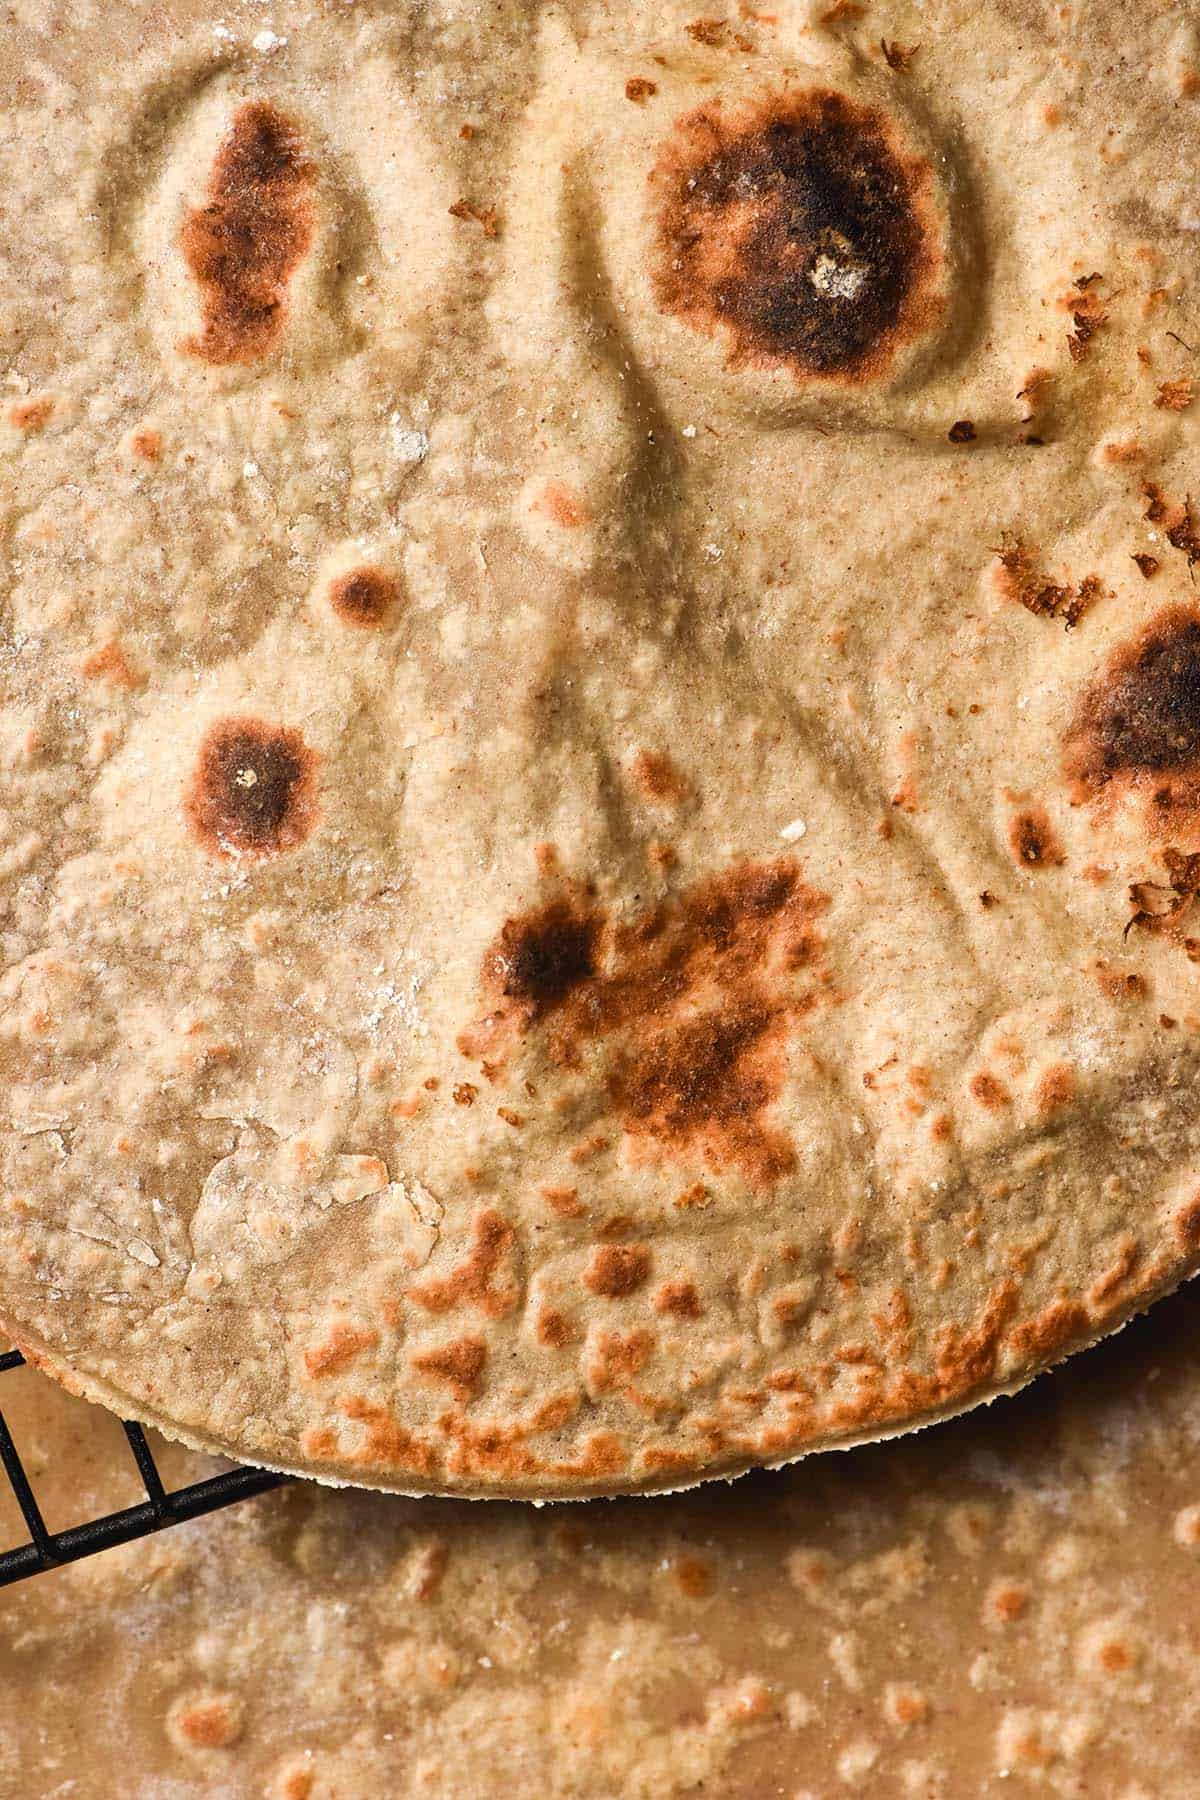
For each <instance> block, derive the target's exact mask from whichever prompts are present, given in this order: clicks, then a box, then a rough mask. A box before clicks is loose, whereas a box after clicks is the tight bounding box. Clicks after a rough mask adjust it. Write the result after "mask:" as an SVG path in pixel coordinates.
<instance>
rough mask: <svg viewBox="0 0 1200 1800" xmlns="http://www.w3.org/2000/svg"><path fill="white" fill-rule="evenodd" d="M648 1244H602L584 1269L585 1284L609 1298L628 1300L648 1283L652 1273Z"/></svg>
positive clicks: (591, 1290)
mask: <svg viewBox="0 0 1200 1800" xmlns="http://www.w3.org/2000/svg"><path fill="white" fill-rule="evenodd" d="M650 1263H651V1258H650V1251H649V1250H648V1248H647V1247H646V1245H645V1244H628V1245H622V1246H618V1245H616V1244H602V1245H601V1246H600V1247H599V1248H598V1249H596V1250H594V1251H593V1253H592V1257H591V1260H590V1262H589V1263H588V1265H587V1267H586V1269H585V1270H584V1272H583V1285H584V1287H586V1288H588V1289H589V1290H590V1292H591V1293H593V1294H598V1295H600V1296H601V1297H602V1298H603V1299H606V1300H624V1299H626V1298H628V1296H629V1295H630V1294H635V1293H636V1292H637V1290H638V1289H639V1288H640V1287H642V1286H644V1284H645V1282H646V1281H647V1280H648V1278H649V1275H650Z"/></svg>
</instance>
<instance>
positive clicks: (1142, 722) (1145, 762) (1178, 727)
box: [1064, 606, 1200, 832]
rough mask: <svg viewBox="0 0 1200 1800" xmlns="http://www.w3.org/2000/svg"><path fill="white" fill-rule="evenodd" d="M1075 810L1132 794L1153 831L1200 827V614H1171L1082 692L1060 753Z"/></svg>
mask: <svg viewBox="0 0 1200 1800" xmlns="http://www.w3.org/2000/svg"><path fill="white" fill-rule="evenodd" d="M1064 768H1065V772H1066V775H1067V779H1068V781H1069V783H1070V790H1071V797H1072V799H1073V800H1075V801H1076V802H1077V803H1082V802H1087V801H1101V800H1106V801H1112V800H1114V799H1116V798H1117V797H1118V796H1119V795H1121V794H1122V793H1125V792H1128V791H1130V790H1135V791H1137V792H1138V793H1140V794H1142V795H1143V796H1144V797H1145V799H1146V801H1147V803H1148V807H1149V812H1150V816H1151V822H1152V825H1153V826H1155V828H1156V829H1157V830H1161V831H1167V830H1170V831H1172V832H1178V830H1179V829H1180V827H1181V826H1183V825H1186V824H1187V823H1188V822H1189V821H1191V820H1196V821H1197V822H1200V609H1197V608H1196V607H1194V606H1170V607H1166V608H1164V610H1163V611H1161V612H1159V613H1157V614H1156V615H1155V617H1154V618H1153V619H1151V620H1150V622H1149V624H1148V625H1147V626H1146V627H1145V629H1144V630H1143V631H1142V632H1141V633H1140V634H1139V635H1138V637H1136V638H1135V639H1134V640H1133V641H1132V642H1131V643H1129V644H1126V645H1123V646H1122V647H1121V648H1120V649H1118V650H1117V651H1116V652H1115V653H1114V655H1112V656H1111V657H1110V658H1109V661H1108V663H1107V665H1106V667H1105V669H1104V670H1103V672H1102V673H1101V675H1100V676H1099V677H1098V678H1097V679H1096V680H1095V681H1094V682H1092V683H1091V685H1090V686H1089V687H1088V688H1087V689H1085V691H1084V693H1083V695H1082V697H1081V699H1080V702H1079V705H1078V707H1077V709H1076V713H1075V717H1074V719H1073V721H1072V723H1071V727H1070V730H1069V732H1068V734H1067V739H1066V744H1065V747H1064Z"/></svg>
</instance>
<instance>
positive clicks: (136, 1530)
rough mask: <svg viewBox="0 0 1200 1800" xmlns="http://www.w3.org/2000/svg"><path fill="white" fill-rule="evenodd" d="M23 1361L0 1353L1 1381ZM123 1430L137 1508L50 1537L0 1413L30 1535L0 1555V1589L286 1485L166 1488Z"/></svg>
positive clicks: (264, 1473)
mask: <svg viewBox="0 0 1200 1800" xmlns="http://www.w3.org/2000/svg"><path fill="white" fill-rule="evenodd" d="M24 1362H25V1358H24V1357H23V1356H22V1355H21V1352H20V1351H19V1350H8V1351H5V1352H3V1353H0V1375H6V1374H8V1373H9V1372H10V1371H11V1370H13V1369H19V1368H21V1367H22V1366H23V1365H24ZM122 1424H123V1426H124V1431H125V1437H126V1440H127V1442H128V1444H129V1449H130V1452H131V1454H132V1456H133V1460H134V1462H135V1463H136V1464H137V1470H138V1475H139V1476H140V1478H141V1482H142V1486H143V1488H144V1489H145V1491H146V1498H145V1499H144V1500H142V1501H139V1502H138V1504H137V1505H135V1506H127V1507H124V1508H122V1510H121V1511H119V1512H112V1513H105V1514H103V1515H102V1516H101V1517H99V1518H95V1519H86V1520H84V1522H83V1523H82V1524H80V1525H71V1526H69V1527H68V1528H67V1529H66V1530H64V1531H49V1530H47V1528H46V1522H45V1519H44V1517H43V1515H42V1510H41V1507H40V1506H39V1505H38V1502H37V1497H36V1495H35V1493H34V1490H33V1485H32V1483H31V1482H30V1479H29V1476H28V1474H27V1473H26V1470H25V1466H24V1464H23V1463H22V1461H21V1457H20V1453H19V1452H18V1450H17V1446H16V1444H15V1443H14V1441H13V1437H12V1433H11V1432H10V1431H9V1428H8V1424H7V1422H6V1420H5V1418H4V1412H3V1409H2V1408H0V1469H2V1470H3V1474H4V1476H5V1477H6V1478H7V1481H8V1485H9V1487H10V1488H11V1490H12V1493H13V1497H14V1498H15V1500H16V1502H17V1505H18V1506H19V1508H20V1510H21V1515H22V1517H23V1518H24V1520H25V1526H26V1529H27V1530H28V1532H29V1538H28V1540H27V1542H25V1543H24V1544H18V1545H17V1546H16V1547H15V1548H14V1549H11V1550H3V1551H0V1587H7V1586H9V1585H10V1584H11V1583H12V1582H15V1581H23V1580H25V1579H26V1578H27V1577H28V1576H30V1575H42V1574H45V1573H47V1572H48V1571H49V1570H50V1569H60V1568H63V1567H64V1566H65V1565H66V1564H67V1563H73V1562H79V1561H80V1559H81V1558H82V1557H85V1556H94V1555H95V1554H96V1553H97V1552H98V1551H100V1550H109V1549H111V1548H112V1547H113V1546H114V1545H115V1544H128V1543H131V1542H133V1541H134V1540H135V1539H137V1538H143V1537H149V1536H150V1535H151V1534H152V1533H153V1532H156V1531H163V1530H165V1529H166V1528H167V1527H168V1526H170V1525H181V1524H183V1522H184V1521H185V1520H187V1519H198V1518H200V1517H202V1516H203V1515H204V1514H205V1513H210V1512H217V1511H219V1510H220V1509H221V1508H222V1507H225V1506H232V1505H233V1504H234V1503H235V1502H236V1501H238V1500H248V1499H250V1498H251V1496H252V1495H254V1494H264V1493H268V1492H269V1491H270V1490H271V1489H272V1488H277V1487H282V1486H283V1485H284V1484H285V1483H286V1482H288V1481H290V1480H291V1479H292V1478H291V1477H290V1476H288V1475H280V1474H278V1473H277V1472H276V1471H275V1470H273V1469H252V1468H233V1469H225V1470H223V1471H222V1472H221V1473H220V1474H218V1475H212V1476H210V1477H209V1478H208V1479H207V1480H206V1481H195V1482H192V1483H190V1484H189V1485H188V1486H186V1487H181V1488H173V1489H168V1488H167V1487H166V1486H165V1485H164V1483H163V1479H162V1476H161V1475H160V1473H159V1470H158V1465H157V1464H156V1462H155V1460H154V1452H153V1451H152V1450H151V1448H150V1444H149V1441H148V1439H147V1437H146V1434H145V1432H144V1431H143V1429H142V1427H141V1426H140V1425H138V1424H136V1423H134V1421H132V1420H128V1419H127V1420H123V1421H122Z"/></svg>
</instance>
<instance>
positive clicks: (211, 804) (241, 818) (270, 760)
mask: <svg viewBox="0 0 1200 1800" xmlns="http://www.w3.org/2000/svg"><path fill="white" fill-rule="evenodd" d="M318 760H319V759H318V758H317V756H316V753H315V752H314V751H312V750H310V749H309V747H308V745H307V744H306V743H305V742H304V739H303V738H302V737H301V735H300V733H299V732H298V731H292V730H291V729H289V727H287V726H286V725H268V724H265V723H264V722H263V721H262V720H261V719H222V720H220V721H219V722H218V723H217V724H216V725H214V726H213V727H212V729H211V730H210V731H209V732H208V735H207V736H206V737H205V739H204V741H203V743H202V744H201V746H200V753H199V756H198V757H197V760H196V769H195V774H194V775H193V778H192V784H191V788H190V789H189V791H188V794H187V797H186V800H185V802H184V812H185V815H186V817H187V820H188V823H189V825H190V827H191V830H192V833H193V835H194V836H195V837H196V839H197V840H198V841H199V843H200V844H202V845H203V847H204V848H205V849H206V850H207V851H208V852H209V853H210V855H213V856H235V855H239V854H240V855H247V856H259V857H265V856H277V855H279V854H280V853H281V852H283V851H286V850H294V849H295V848H296V847H297V845H299V844H302V843H303V842H304V840H305V838H306V837H308V835H309V833H310V832H311V831H312V829H313V827H314V826H315V824H316V822H317V819H318V817H319V816H320V809H319V807H318V804H317V794H316V787H317V783H316V772H317V767H318Z"/></svg>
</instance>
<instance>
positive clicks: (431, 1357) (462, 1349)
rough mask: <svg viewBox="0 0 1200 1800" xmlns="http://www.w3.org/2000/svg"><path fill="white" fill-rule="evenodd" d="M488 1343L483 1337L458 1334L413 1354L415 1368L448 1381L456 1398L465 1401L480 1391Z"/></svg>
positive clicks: (412, 1359) (422, 1372)
mask: <svg viewBox="0 0 1200 1800" xmlns="http://www.w3.org/2000/svg"><path fill="white" fill-rule="evenodd" d="M487 1354H488V1353H487V1345H486V1344H485V1343H484V1342H483V1340H482V1339H481V1338H474V1337H464V1338H456V1339H455V1341H454V1342H453V1343H450V1344H439V1345H438V1346H437V1347H436V1348H434V1349H429V1350H421V1351H418V1352H417V1353H416V1355H414V1356H413V1357H412V1358H411V1361H412V1366H413V1368H414V1369H417V1370H419V1371H420V1373H421V1374H423V1375H432V1376H434V1377H436V1378H437V1379H438V1380H439V1381H444V1382H446V1383H447V1384H448V1385H449V1386H450V1387H451V1388H452V1389H453V1391H454V1396H455V1398H456V1399H457V1400H458V1401H460V1402H462V1403H465V1402H466V1401H468V1400H470V1399H473V1398H474V1396H475V1395H476V1394H477V1393H478V1392H479V1387H480V1383H481V1382H482V1380H483V1371H484V1368H485V1366H486V1364H487Z"/></svg>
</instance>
